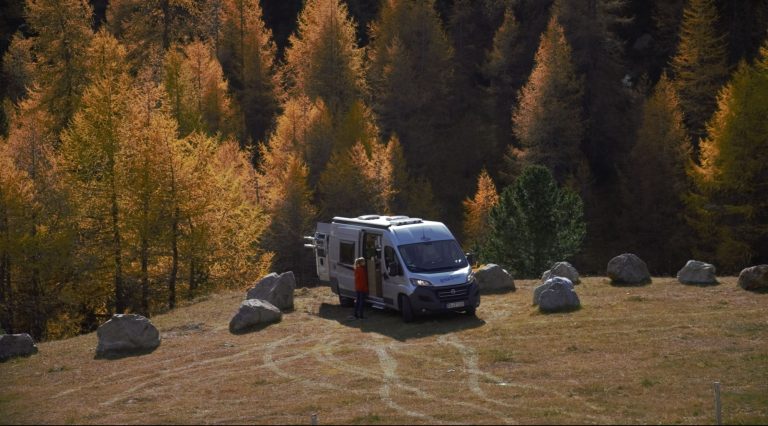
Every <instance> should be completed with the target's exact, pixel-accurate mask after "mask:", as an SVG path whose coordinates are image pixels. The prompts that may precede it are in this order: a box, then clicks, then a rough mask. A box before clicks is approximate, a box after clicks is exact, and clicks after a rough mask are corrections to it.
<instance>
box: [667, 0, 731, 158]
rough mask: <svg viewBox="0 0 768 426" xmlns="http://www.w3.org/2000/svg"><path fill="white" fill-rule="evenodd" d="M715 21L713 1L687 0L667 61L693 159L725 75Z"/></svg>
mask: <svg viewBox="0 0 768 426" xmlns="http://www.w3.org/2000/svg"><path fill="white" fill-rule="evenodd" d="M717 21H718V14H717V8H716V7H715V3H714V1H713V0H690V1H689V2H688V4H687V5H686V7H685V9H684V11H683V22H682V26H681V28H680V42H679V44H678V45H677V53H676V54H675V56H674V57H673V58H672V64H671V65H672V72H673V76H674V82H675V87H676V88H677V91H678V93H679V96H680V106H681V107H682V109H683V115H684V117H685V123H686V126H687V128H688V131H689V134H690V136H691V142H692V143H693V148H694V155H695V156H696V157H695V158H698V142H699V139H702V138H704V137H705V136H706V123H707V121H708V120H709V119H710V117H711V116H712V114H713V113H714V112H715V108H716V104H717V93H718V91H719V90H720V87H721V86H722V84H724V83H725V81H726V79H727V78H728V66H727V63H726V59H727V56H726V43H725V38H724V37H723V36H722V35H720V34H718V30H717Z"/></svg>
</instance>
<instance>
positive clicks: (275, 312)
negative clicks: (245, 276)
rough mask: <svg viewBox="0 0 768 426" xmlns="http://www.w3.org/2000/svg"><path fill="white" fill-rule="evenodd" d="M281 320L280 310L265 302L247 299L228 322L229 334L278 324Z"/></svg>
mask: <svg viewBox="0 0 768 426" xmlns="http://www.w3.org/2000/svg"><path fill="white" fill-rule="evenodd" d="M282 318H283V313H282V312H280V309H277V307H276V306H275V305H273V304H271V303H269V302H267V301H266V300H259V299H248V300H245V301H243V303H242V304H241V305H240V309H239V310H238V311H237V313H236V314H235V316H234V317H232V320H231V321H229V331H230V333H241V332H243V331H247V330H249V329H251V328H254V327H256V326H258V325H264V324H270V323H274V322H279V321H280V320H281V319H282Z"/></svg>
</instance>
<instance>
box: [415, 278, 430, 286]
mask: <svg viewBox="0 0 768 426" xmlns="http://www.w3.org/2000/svg"><path fill="white" fill-rule="evenodd" d="M411 283H412V284H413V285H417V286H419V287H431V286H432V283H431V282H429V281H427V280H421V279H418V278H411Z"/></svg>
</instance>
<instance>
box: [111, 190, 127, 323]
mask: <svg viewBox="0 0 768 426" xmlns="http://www.w3.org/2000/svg"><path fill="white" fill-rule="evenodd" d="M119 212H120V210H119V209H118V206H117V192H116V188H115V182H114V178H113V180H112V209H111V215H112V248H113V250H114V252H113V254H114V263H115V311H116V312H117V313H118V314H122V313H125V294H124V291H123V258H122V248H121V239H120V216H119Z"/></svg>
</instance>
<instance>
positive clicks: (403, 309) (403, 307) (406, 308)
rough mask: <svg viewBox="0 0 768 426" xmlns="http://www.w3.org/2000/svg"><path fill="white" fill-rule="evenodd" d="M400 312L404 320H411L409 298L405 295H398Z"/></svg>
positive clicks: (411, 311) (411, 310) (411, 313)
mask: <svg viewBox="0 0 768 426" xmlns="http://www.w3.org/2000/svg"><path fill="white" fill-rule="evenodd" d="M400 314H401V315H402V317H403V321H404V322H411V321H413V307H412V306H411V299H409V298H407V297H406V296H405V295H403V294H401V295H400Z"/></svg>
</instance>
